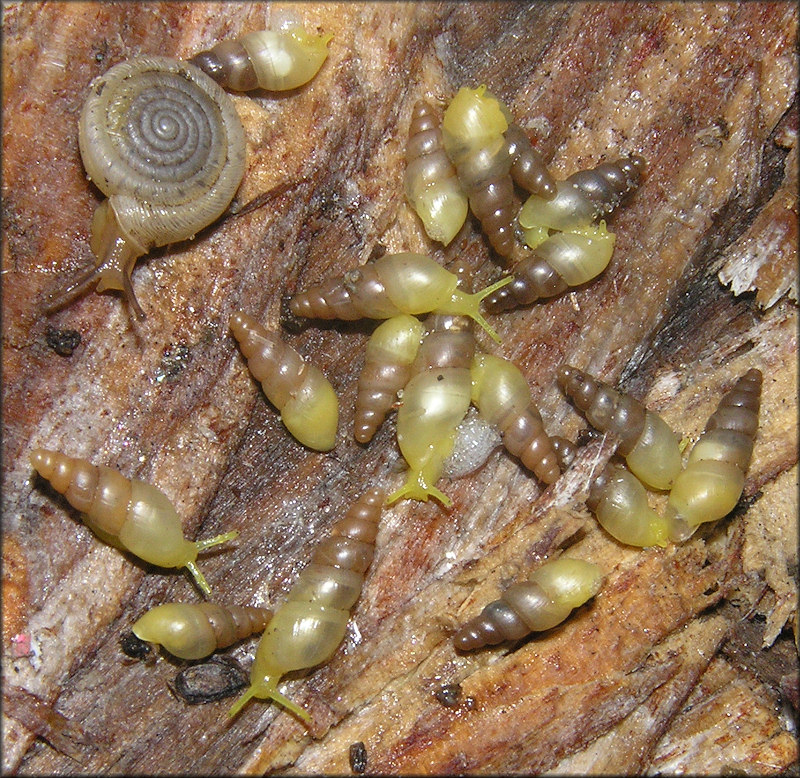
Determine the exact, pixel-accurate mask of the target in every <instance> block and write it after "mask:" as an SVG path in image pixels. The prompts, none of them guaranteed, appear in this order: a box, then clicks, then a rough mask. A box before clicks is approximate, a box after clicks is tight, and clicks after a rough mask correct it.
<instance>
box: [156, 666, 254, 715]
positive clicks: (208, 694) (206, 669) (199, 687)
mask: <svg viewBox="0 0 800 778" xmlns="http://www.w3.org/2000/svg"><path fill="white" fill-rule="evenodd" d="M247 684H248V677H247V673H246V672H245V671H244V669H243V668H242V666H241V665H240V664H239V662H237V661H236V660H235V659H234V658H233V657H231V656H213V657H211V659H209V660H208V661H207V662H202V663H201V664H196V665H191V666H190V667H187V668H186V669H185V670H181V672H179V673H178V674H177V675H176V676H175V683H174V685H173V686H172V687H171V688H172V690H173V691H174V692H175V694H177V695H178V696H179V697H180V698H181V699H182V700H183V701H184V702H186V703H188V704H189V705H203V704H205V703H207V702H216V701H217V700H222V699H225V697H232V696H233V695H234V694H236V693H237V692H239V691H241V690H242V689H244V687H245V686H247Z"/></svg>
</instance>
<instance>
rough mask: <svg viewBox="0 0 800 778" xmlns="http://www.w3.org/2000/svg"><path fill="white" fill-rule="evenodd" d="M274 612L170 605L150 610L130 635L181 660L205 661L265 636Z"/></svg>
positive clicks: (197, 605) (234, 606)
mask: <svg viewBox="0 0 800 778" xmlns="http://www.w3.org/2000/svg"><path fill="white" fill-rule="evenodd" d="M271 618H272V611H270V610H267V609H266V608H255V607H251V606H238V605H217V604H216V603H212V602H201V603H181V602H168V603H164V604H163V605H157V606H156V607H155V608H151V609H150V610H149V611H147V613H145V614H144V615H143V616H141V617H140V618H139V619H137V621H136V622H134V624H133V626H131V631H132V632H133V634H134V635H136V637H137V638H139V640H143V641H145V642H146V643H157V644H158V645H160V646H162V647H163V648H164V649H166V650H167V651H169V653H170V654H172V655H173V656H177V657H178V658H179V659H202V658H203V657H206V656H208V655H209V654H212V653H213V652H214V651H217V650H218V649H220V648H227V647H228V646H232V645H233V644H234V643H236V642H238V641H239V640H243V639H244V638H246V637H249V636H250V635H254V634H255V633H257V632H262V631H263V630H264V628H265V627H266V626H267V624H269V620H270V619H271Z"/></svg>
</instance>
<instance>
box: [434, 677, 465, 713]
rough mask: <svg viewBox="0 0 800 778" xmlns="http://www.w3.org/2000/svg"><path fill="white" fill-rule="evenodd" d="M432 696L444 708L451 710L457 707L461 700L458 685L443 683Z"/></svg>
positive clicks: (459, 686)
mask: <svg viewBox="0 0 800 778" xmlns="http://www.w3.org/2000/svg"><path fill="white" fill-rule="evenodd" d="M433 696H434V697H436V699H437V700H438V701H439V702H440V703H441V704H442V705H444V706H445V708H453V707H455V706H456V705H458V703H459V700H461V684H458V683H445V684H442V686H440V687H439V688H438V689H437V690H436V691H435V692H434V693H433Z"/></svg>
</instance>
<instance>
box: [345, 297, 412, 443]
mask: <svg viewBox="0 0 800 778" xmlns="http://www.w3.org/2000/svg"><path fill="white" fill-rule="evenodd" d="M424 333H425V327H424V325H423V324H422V322H421V321H420V320H419V319H417V318H416V317H415V316H410V315H409V314H407V313H401V314H398V315H397V316H392V318H391V319H387V320H386V321H384V322H382V323H381V324H379V325H378V326H377V327H376V328H375V330H374V331H373V333H372V335H370V338H369V340H368V341H367V348H366V354H365V357H364V367H363V369H362V370H361V373H360V374H359V376H358V389H357V392H356V404H355V420H354V427H355V438H356V440H357V441H358V442H359V443H367V442H369V441H370V440H372V436H373V435H374V434H375V432H376V431H377V429H378V427H380V425H381V424H382V423H383V420H384V419H385V418H386V416H387V414H388V413H389V411H390V410H391V409H392V407H393V406H394V405H395V403H397V393H398V392H399V391H400V390H401V389H402V388H403V387H404V386H405V385H406V384H407V383H408V379H409V378H410V377H411V365H412V364H413V363H414V359H415V357H416V356H417V351H418V350H419V344H420V342H421V341H422V336H423V335H424Z"/></svg>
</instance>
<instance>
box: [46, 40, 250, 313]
mask: <svg viewBox="0 0 800 778" xmlns="http://www.w3.org/2000/svg"><path fill="white" fill-rule="evenodd" d="M78 142H79V146H80V151H81V157H82V159H83V164H84V166H85V168H86V172H87V175H88V176H89V178H90V179H91V180H92V181H93V182H94V183H95V185H96V186H97V187H98V188H99V189H100V190H101V191H102V192H103V194H105V195H106V196H107V197H108V199H107V200H104V201H103V202H102V203H101V204H100V206H99V207H98V209H97V211H96V212H95V215H94V218H93V220H92V228H91V247H92V251H93V252H94V253H95V256H96V257H97V265H96V267H94V268H92V269H91V270H90V271H89V272H88V273H86V274H84V275H83V276H81V277H80V278H78V279H77V280H76V281H74V282H73V283H72V284H70V285H69V286H68V287H67V289H65V290H64V291H63V292H62V293H61V294H60V295H58V296H57V297H55V298H54V299H52V300H51V301H50V305H49V307H50V309H51V310H52V309H55V308H59V307H61V306H62V305H64V304H65V303H67V302H69V301H70V300H72V299H73V298H74V297H76V296H78V295H79V294H81V293H83V292H84V291H86V290H87V289H88V288H89V287H91V286H92V285H93V284H97V289H98V291H102V290H104V289H120V290H122V291H123V292H124V293H125V296H126V297H127V299H128V301H129V303H130V304H131V306H132V307H133V309H134V311H135V312H136V314H137V316H139V317H142V316H143V315H144V314H143V312H142V309H141V307H140V306H139V303H138V302H137V300H136V296H135V295H134V293H133V289H132V287H131V280H130V275H131V272H132V270H133V267H134V265H135V264H136V260H137V259H138V257H140V256H142V255H143V254H146V253H147V252H148V251H150V250H151V249H152V248H154V247H156V246H164V245H166V244H168V243H174V242H176V241H180V240H185V239H186V238H190V237H192V236H193V235H195V234H196V233H197V232H199V231H200V230H202V229H203V228H204V227H207V226H208V225H209V224H211V223H212V222H213V221H215V220H216V219H218V218H219V217H220V216H221V215H222V213H223V212H224V210H225V209H226V208H227V207H228V204H229V203H230V201H231V200H232V198H233V196H234V194H235V193H236V190H237V189H238V187H239V183H240V182H241V180H242V175H243V174H244V161H245V142H244V131H243V129H242V124H241V121H240V120H239V117H238V115H237V114H236V111H235V109H234V107H233V103H232V101H231V100H230V98H229V97H228V96H227V95H226V94H225V92H224V91H223V90H222V89H221V88H220V86H219V85H218V84H217V83H216V82H215V81H213V80H212V79H211V78H209V77H208V76H206V75H205V73H203V72H202V71H201V70H199V69H198V68H196V67H194V66H193V65H190V64H189V63H187V62H180V61H178V60H174V59H169V58H167V57H156V56H146V57H136V58H134V59H131V60H127V61H126V62H121V63H120V64H118V65H115V66H114V67H113V68H111V69H110V70H109V71H108V72H106V73H105V74H103V75H102V76H99V77H98V78H96V79H95V80H94V81H93V82H92V84H91V86H90V88H89V97H88V98H87V100H86V103H85V104H84V107H83V111H82V113H81V118H80V122H79V126H78Z"/></svg>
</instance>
